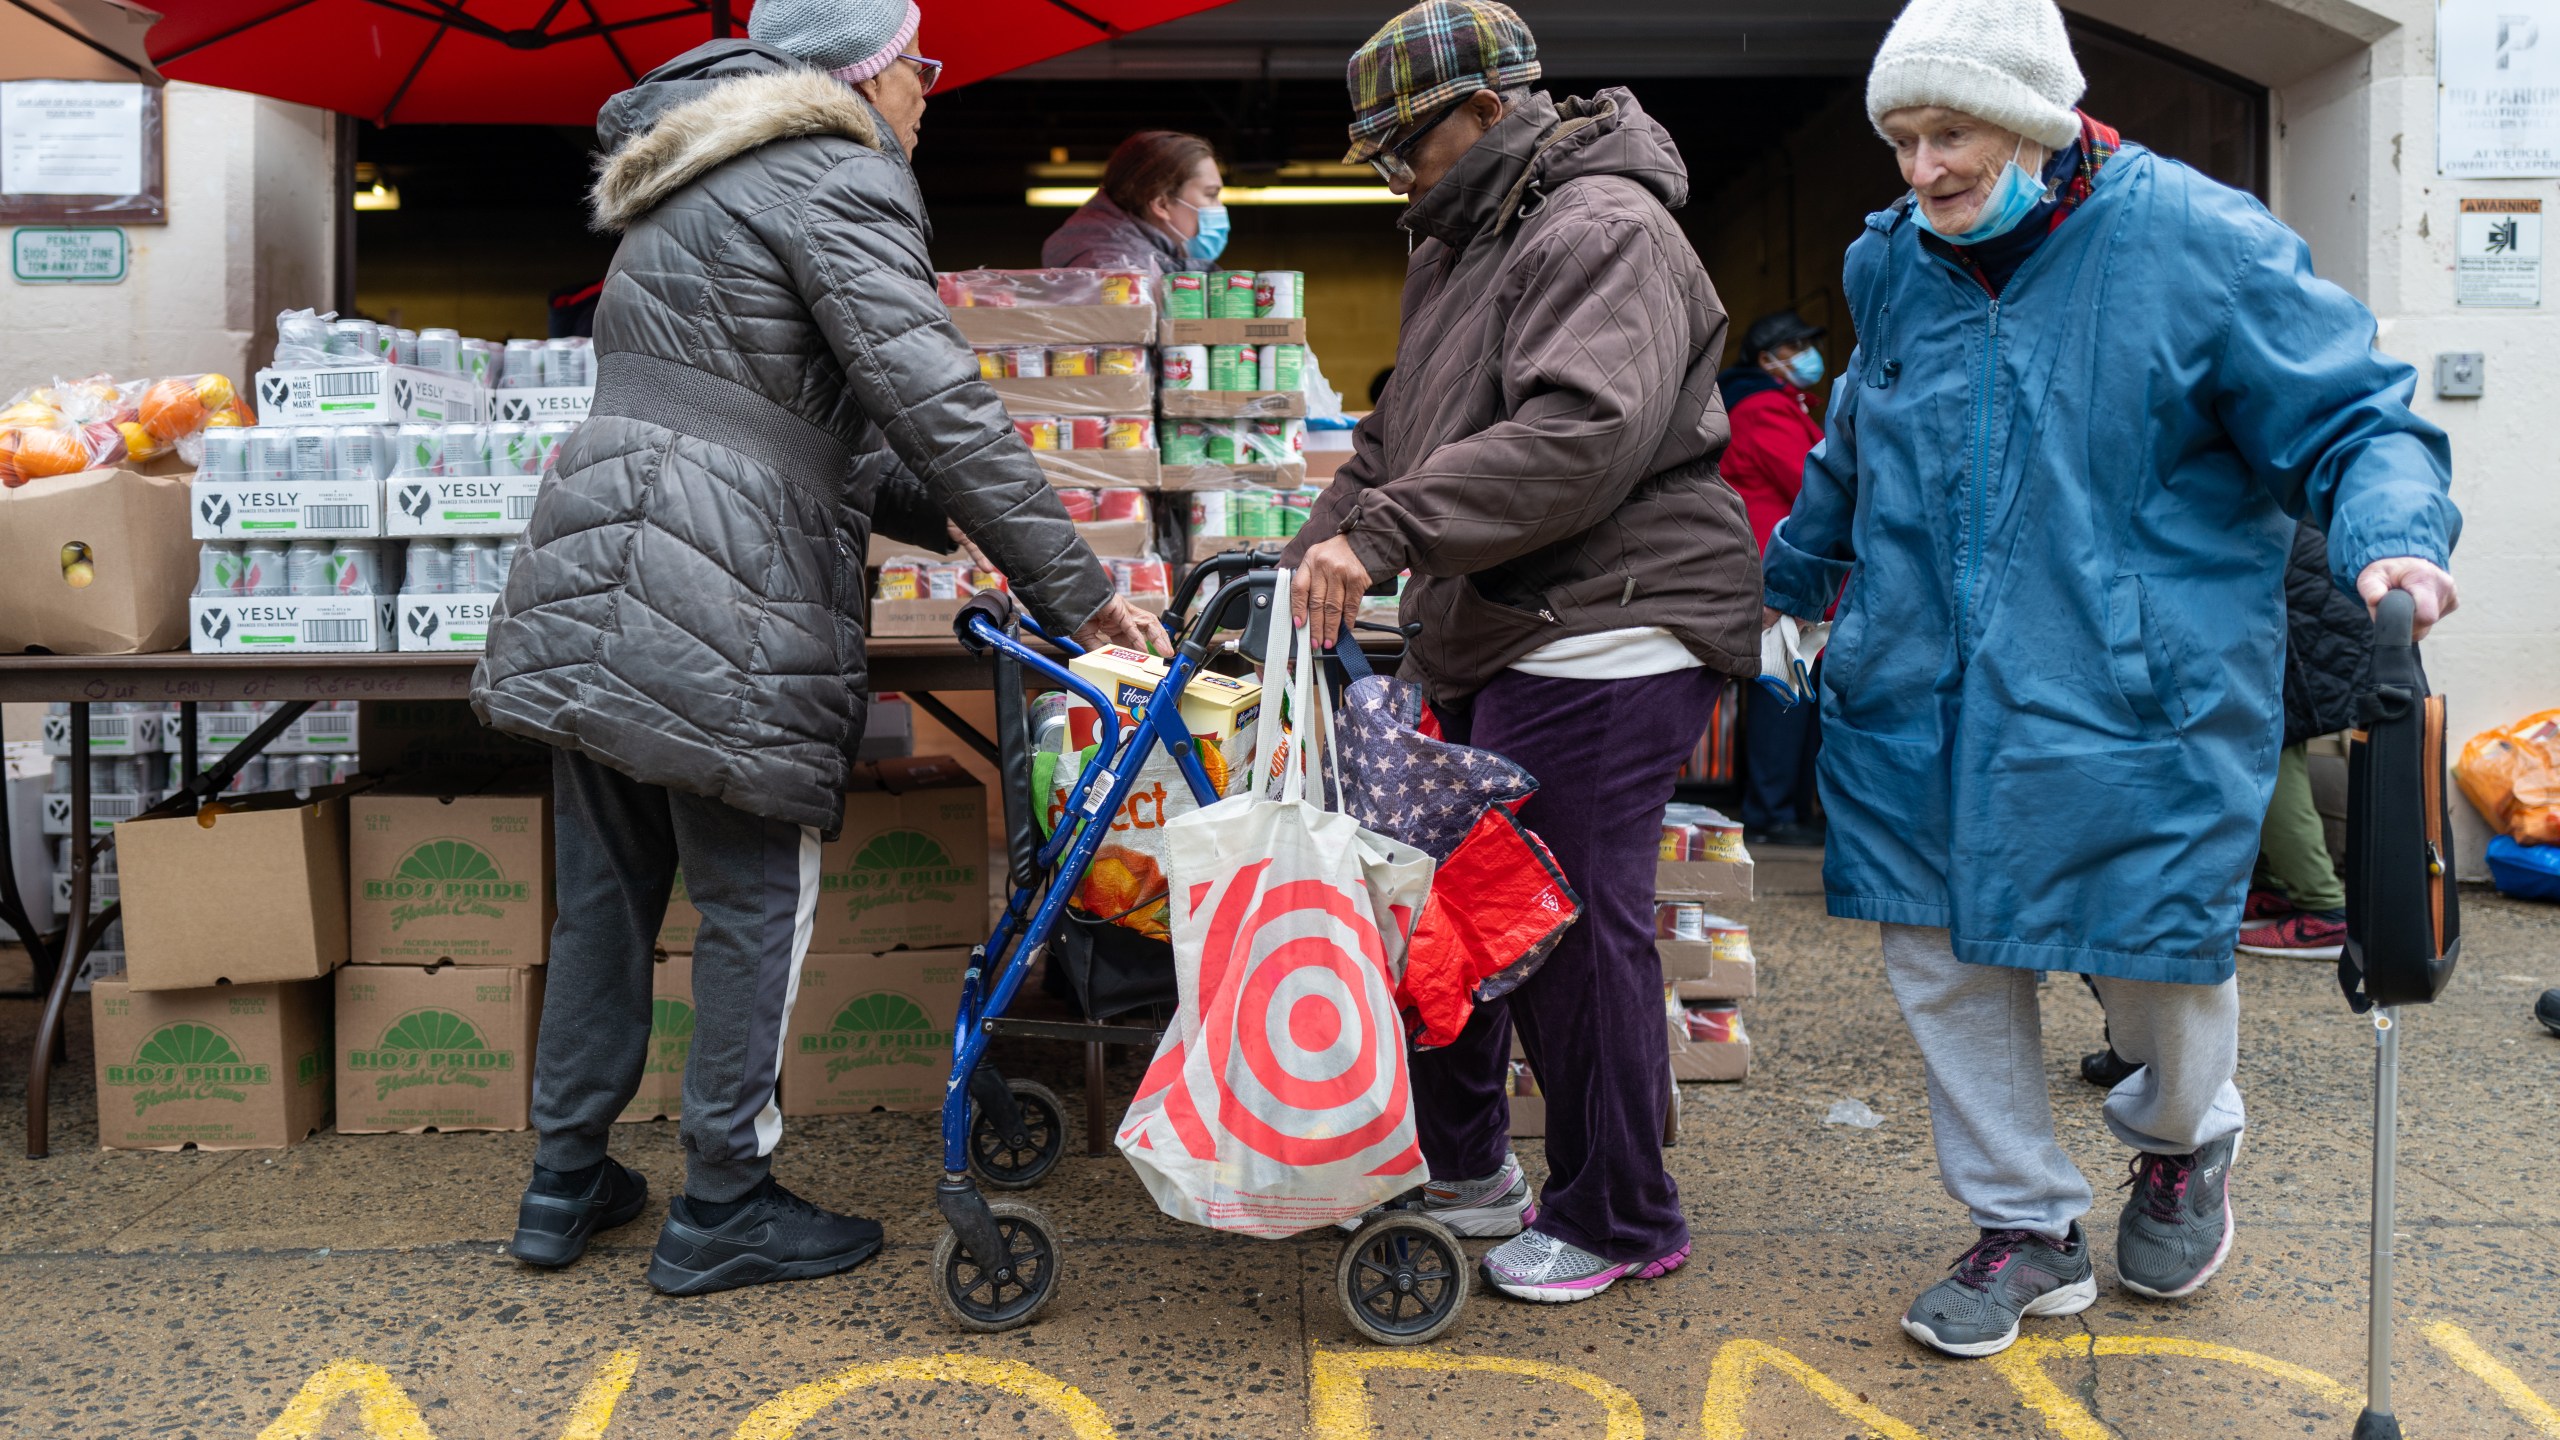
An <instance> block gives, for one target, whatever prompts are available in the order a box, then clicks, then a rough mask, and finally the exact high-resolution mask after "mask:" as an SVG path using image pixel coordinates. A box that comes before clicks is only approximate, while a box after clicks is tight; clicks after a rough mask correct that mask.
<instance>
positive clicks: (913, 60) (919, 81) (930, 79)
mask: <svg viewBox="0 0 2560 1440" xmlns="http://www.w3.org/2000/svg"><path fill="white" fill-rule="evenodd" d="M898 58H899V59H901V60H904V61H906V62H907V63H908V64H910V65H913V66H914V67H916V85H917V86H918V87H919V88H918V92H917V93H919V94H924V95H930V94H932V93H933V87H934V83H935V82H936V81H938V80H940V79H941V78H942V62H941V61H939V60H927V59H926V58H924V57H923V56H921V55H900V56H899V57H898Z"/></svg>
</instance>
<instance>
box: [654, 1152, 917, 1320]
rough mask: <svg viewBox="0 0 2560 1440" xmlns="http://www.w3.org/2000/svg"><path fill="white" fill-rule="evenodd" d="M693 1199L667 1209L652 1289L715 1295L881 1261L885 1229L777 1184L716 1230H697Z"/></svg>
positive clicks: (677, 1201)
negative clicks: (814, 1202) (878, 1257)
mask: <svg viewBox="0 0 2560 1440" xmlns="http://www.w3.org/2000/svg"><path fill="white" fill-rule="evenodd" d="M691 1204H692V1201H691V1199H690V1197H687V1196H683V1195H679V1196H677V1197H676V1198H675V1199H674V1200H672V1201H670V1202H668V1204H667V1224H666V1228H665V1229H663V1230H660V1231H659V1232H658V1248H657V1252H656V1253H655V1254H653V1255H651V1256H650V1257H649V1283H650V1284H651V1285H654V1286H656V1287H657V1288H658V1289H659V1290H660V1291H662V1292H664V1293H665V1294H669V1295H708V1294H710V1293H711V1292H713V1291H715V1290H735V1289H737V1288H738V1287H739V1286H741V1285H762V1284H764V1283H765V1282H766V1281H769V1280H814V1279H816V1278H817V1277H819V1276H821V1275H833V1274H835V1273H836V1272H837V1271H839V1270H850V1269H852V1268H853V1267H854V1266H856V1265H859V1264H861V1263H862V1262H863V1261H865V1260H868V1259H870V1258H871V1257H872V1256H874V1255H876V1254H878V1253H880V1222H879V1221H877V1220H865V1219H863V1218H862V1217H861V1216H859V1215H838V1214H837V1213H835V1212H834V1211H832V1210H822V1209H820V1208H818V1207H817V1206H815V1205H812V1204H810V1203H809V1202H808V1201H806V1200H803V1199H801V1198H800V1197H799V1196H797V1195H794V1194H792V1193H791V1192H790V1191H788V1190H785V1189H783V1188H782V1186H781V1184H780V1183H779V1182H777V1181H774V1180H771V1179H767V1180H766V1181H765V1182H764V1188H763V1190H761V1191H759V1192H758V1193H756V1194H755V1195H753V1196H750V1197H749V1198H748V1200H747V1203H746V1208H745V1209H743V1210H740V1211H738V1212H737V1213H736V1214H734V1215H731V1216H730V1217H729V1218H728V1219H726V1220H723V1221H721V1222H720V1223H719V1224H717V1225H706V1224H700V1223H697V1222H696V1221H695V1220H694V1218H693V1211H692V1210H691V1208H690V1206H691Z"/></svg>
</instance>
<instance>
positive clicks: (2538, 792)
mask: <svg viewBox="0 0 2560 1440" xmlns="http://www.w3.org/2000/svg"><path fill="white" fill-rule="evenodd" d="M2453 778H2454V779H2455V780H2456V781H2458V782H2459V783H2460V784H2461V786H2462V793H2463V794H2464V795H2465V796H2466V797H2468V798H2469V799H2470V801H2471V805H2472V808H2474V809H2476V810H2478V811H2479V812H2480V817H2481V818H2482V819H2484V820H2486V821H2488V822H2489V824H2490V826H2491V827H2492V828H2494V829H2498V830H2503V831H2505V832H2506V833H2507V835H2508V836H2509V837H2511V838H2512V839H2514V840H2515V842H2516V843H2517V844H2519V845H2560V710H2544V711H2540V712H2538V713H2536V714H2532V715H2527V716H2526V717H2524V718H2523V719H2522V720H2519V721H2517V722H2515V723H2514V724H2512V725H2505V726H2500V727H2499V728H2497V729H2494V730H2483V731H2481V732H2480V733H2479V734H2477V735H2474V736H2472V737H2471V740H2470V743H2468V744H2466V745H2464V746H2463V747H2462V758H2461V759H2459V760H2456V761H2455V762H2454V766H2453Z"/></svg>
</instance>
